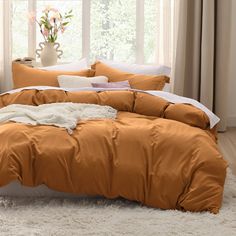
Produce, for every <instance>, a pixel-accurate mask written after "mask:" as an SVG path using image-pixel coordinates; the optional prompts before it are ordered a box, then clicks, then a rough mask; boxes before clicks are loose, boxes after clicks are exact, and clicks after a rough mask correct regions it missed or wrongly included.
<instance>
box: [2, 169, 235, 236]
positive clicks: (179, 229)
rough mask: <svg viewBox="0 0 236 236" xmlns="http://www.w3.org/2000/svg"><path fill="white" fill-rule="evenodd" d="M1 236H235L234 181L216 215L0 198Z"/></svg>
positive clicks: (92, 201) (118, 203) (96, 201)
mask: <svg viewBox="0 0 236 236" xmlns="http://www.w3.org/2000/svg"><path fill="white" fill-rule="evenodd" d="M0 235H1V236H5V235H9V236H13V235H22V236H23V235H24V236H25V235H27V236H28V235H45V236H48V235H55V236H56V235H63V236H66V235H68V236H71V235H142V236H143V235H145V236H146V235H165V236H168V235H180V236H184V235H201V236H204V235H207V236H211V235H214V236H222V235H224V236H233V235H236V177H235V176H233V175H232V174H231V173H230V172H229V173H228V176H227V181H226V186H225V196H224V202H223V207H222V209H221V211H220V213H219V214H218V215H213V214H210V213H189V212H187V213H184V212H180V211H162V210H158V209H152V208H147V207H143V206H140V205H139V204H136V203H131V202H128V201H124V200H105V199H103V198H89V199H88V198H80V199H51V198H6V197H5V198H0Z"/></svg>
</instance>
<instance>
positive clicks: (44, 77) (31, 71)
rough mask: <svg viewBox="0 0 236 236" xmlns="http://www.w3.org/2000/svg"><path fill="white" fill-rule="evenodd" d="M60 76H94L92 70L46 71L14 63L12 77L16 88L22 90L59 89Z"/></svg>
mask: <svg viewBox="0 0 236 236" xmlns="http://www.w3.org/2000/svg"><path fill="white" fill-rule="evenodd" d="M58 75H79V76H85V77H89V76H93V75H94V74H93V73H92V72H91V70H89V69H87V70H81V71H71V72H69V71H45V70H40V69H35V68H30V67H28V66H25V65H22V64H19V63H12V77H13V83H14V88H15V89H16V88H22V87H28V86H53V87H59V84H58V81H57V76H58Z"/></svg>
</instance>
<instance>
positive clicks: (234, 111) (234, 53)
mask: <svg viewBox="0 0 236 236" xmlns="http://www.w3.org/2000/svg"><path fill="white" fill-rule="evenodd" d="M231 9H232V14H231V16H232V21H231V45H230V48H231V51H230V52H231V58H230V75H231V76H230V79H229V81H228V104H227V106H228V114H227V116H228V119H227V121H228V126H235V127H236V24H235V22H236V14H235V12H236V1H232V8H231Z"/></svg>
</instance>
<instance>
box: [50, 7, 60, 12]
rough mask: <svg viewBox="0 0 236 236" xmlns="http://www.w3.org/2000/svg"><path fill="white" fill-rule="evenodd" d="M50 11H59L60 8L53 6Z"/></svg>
mask: <svg viewBox="0 0 236 236" xmlns="http://www.w3.org/2000/svg"><path fill="white" fill-rule="evenodd" d="M50 11H53V12H59V10H58V9H56V8H51V9H50Z"/></svg>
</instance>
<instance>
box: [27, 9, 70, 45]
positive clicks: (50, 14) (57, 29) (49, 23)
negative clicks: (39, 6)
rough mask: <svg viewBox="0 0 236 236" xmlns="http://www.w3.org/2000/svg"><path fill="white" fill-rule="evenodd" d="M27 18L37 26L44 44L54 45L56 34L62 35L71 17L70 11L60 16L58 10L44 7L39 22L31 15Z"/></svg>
mask: <svg viewBox="0 0 236 236" xmlns="http://www.w3.org/2000/svg"><path fill="white" fill-rule="evenodd" d="M29 17H30V19H31V20H33V21H36V23H37V24H38V25H39V27H40V32H41V34H42V35H43V37H44V40H45V42H49V43H55V42H56V40H57V38H58V33H62V34H63V33H64V32H65V30H66V28H67V26H68V24H69V23H70V21H71V19H72V17H73V15H72V10H70V11H68V12H66V13H65V14H64V15H62V14H61V13H60V12H59V10H58V9H56V8H53V7H51V6H46V8H45V9H44V10H43V15H42V16H41V17H40V20H39V21H38V20H37V19H36V17H35V15H33V14H31V16H29Z"/></svg>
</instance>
